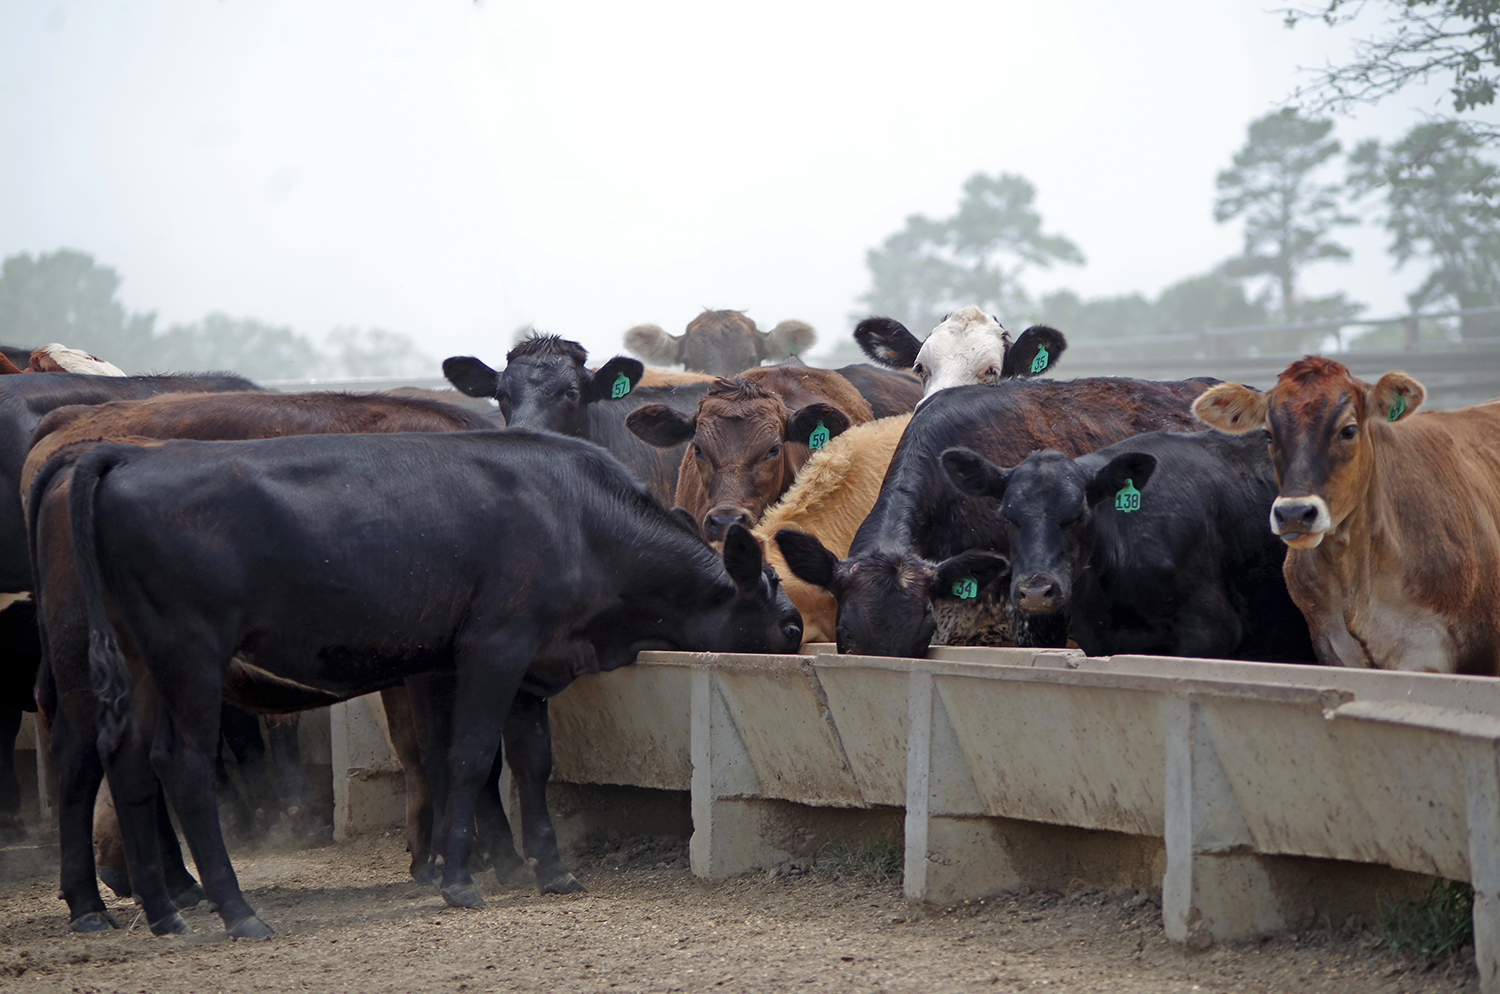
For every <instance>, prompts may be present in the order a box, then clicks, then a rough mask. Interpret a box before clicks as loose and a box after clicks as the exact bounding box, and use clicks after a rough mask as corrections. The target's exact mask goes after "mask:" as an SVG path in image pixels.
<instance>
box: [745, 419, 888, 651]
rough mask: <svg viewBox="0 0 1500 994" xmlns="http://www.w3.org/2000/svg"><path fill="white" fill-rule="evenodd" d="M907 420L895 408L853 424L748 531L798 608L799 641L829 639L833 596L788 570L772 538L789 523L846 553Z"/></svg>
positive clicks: (835, 606)
mask: <svg viewBox="0 0 1500 994" xmlns="http://www.w3.org/2000/svg"><path fill="white" fill-rule="evenodd" d="M910 420H911V415H910V414H900V415H897V416H896V417H892V418H881V419H880V420H879V421H871V422H870V423H869V424H865V425H856V426H854V427H853V428H850V429H849V430H848V431H846V432H844V433H843V434H842V435H840V436H839V437H838V438H835V439H834V440H833V441H831V442H829V443H828V444H827V445H825V446H824V447H823V448H821V449H819V450H818V451H817V452H814V453H813V456H812V458H811V459H809V460H808V461H807V464H806V465H805V466H803V467H802V471H801V472H800V473H798V474H797V482H795V483H793V484H792V489H790V490H788V491H787V492H786V496H784V497H782V498H781V500H780V501H778V502H777V503H776V504H775V505H774V506H772V507H771V508H769V509H767V511H766V514H765V517H763V518H761V519H760V524H758V525H756V526H755V529H754V531H752V532H751V534H752V535H754V536H755V538H756V539H757V540H758V541H759V542H760V547H761V551H762V552H763V554H764V555H765V557H766V561H767V562H769V563H770V564H771V565H772V566H774V567H775V568H776V574H777V575H778V576H780V577H781V587H782V589H783V590H785V591H786V594H787V596H788V597H790V598H791V599H792V603H793V604H795V605H796V606H797V610H798V611H801V612H802V639H803V641H805V642H832V641H834V625H835V621H836V616H837V614H838V607H839V605H838V601H836V600H834V599H833V595H832V594H830V593H829V592H828V591H826V590H824V589H823V588H822V587H819V586H816V585H814V584H811V583H808V582H807V581H806V580H803V579H801V578H799V577H798V576H797V575H796V574H795V573H793V572H792V571H791V570H790V569H789V568H788V567H787V564H786V560H785V559H783V558H782V556H781V547H780V546H778V545H777V544H776V543H775V542H774V541H772V539H773V538H774V536H775V535H776V532H777V531H778V530H780V529H782V528H795V529H796V530H797V531H800V532H806V533H807V534H809V535H813V536H815V537H817V539H818V540H819V541H820V542H822V543H823V545H824V547H825V548H827V549H829V550H830V551H832V552H833V553H834V554H835V555H838V556H847V555H848V554H849V543H850V542H852V541H853V540H854V533H855V532H856V531H858V530H859V526H860V523H861V522H863V521H864V520H865V515H867V514H869V513H870V508H871V507H872V506H873V505H874V503H875V498H876V497H877V496H879V495H880V481H881V480H882V479H884V478H885V471H886V468H887V467H888V466H890V463H891V453H893V452H895V451H896V443H897V442H899V441H901V433H902V432H904V431H905V430H906V423H907V422H908V421H910Z"/></svg>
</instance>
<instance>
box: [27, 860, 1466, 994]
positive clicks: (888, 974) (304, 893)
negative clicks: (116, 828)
mask: <svg viewBox="0 0 1500 994" xmlns="http://www.w3.org/2000/svg"><path fill="white" fill-rule="evenodd" d="M55 860H56V851H55V848H52V847H49V846H47V845H37V846H18V847H11V848H9V849H0V922H3V923H4V925H3V928H0V990H3V991H6V992H7V994H44V992H45V994H54V992H68V994H73V992H81V994H91V992H111V994H113V992H137V991H141V992H151V994H185V992H211V991H260V990H265V991H295V990H312V991H317V992H319V994H345V992H358V994H376V992H385V991H393V992H427V991H434V992H435V991H443V992H449V991H473V992H480V991H543V990H546V991H643V992H646V991H649V992H657V991H765V992H777V994H782V992H786V991H789V990H791V991H808V992H821V991H891V992H895V991H912V992H922V994H941V992H949V991H995V992H1004V991H1108V992H1120V994H1172V992H1193V991H1203V992H1245V994H1270V992H1280V991H1287V992H1292V991H1295V992H1297V994H1311V992H1324V991H1326V992H1348V994H1394V992H1423V994H1436V992H1453V991H1473V990H1476V989H1477V978H1476V975H1475V973H1474V967H1473V963H1472V959H1471V958H1469V959H1461V960H1459V961H1457V962H1451V963H1448V964H1445V965H1441V966H1432V965H1427V964H1415V963H1410V962H1407V961H1404V960H1401V959H1399V958H1396V957H1394V956H1392V955H1391V954H1389V953H1387V952H1385V951H1384V950H1382V949H1380V948H1377V945H1378V943H1377V940H1375V939H1374V937H1373V936H1372V935H1370V934H1368V933H1348V932H1314V933H1304V934H1301V935H1296V936H1290V937H1284V938H1277V939H1272V940H1267V941H1263V942H1259V943H1254V944H1250V945H1245V946H1236V947H1220V948H1217V949H1212V950H1209V951H1208V952H1205V953H1201V954H1196V955H1195V954H1185V953H1183V952H1180V951H1178V950H1177V949H1175V948H1174V947H1173V946H1171V945H1170V944H1168V943H1167V942H1166V941H1165V940H1164V939H1163V938H1162V928H1161V910H1160V908H1159V907H1158V905H1157V903H1156V899H1155V896H1154V895H1151V894H1147V893H1145V892H1136V891H1126V892H1121V893H1112V894H1111V893H1103V892H1100V891H1096V890H1080V891H1077V892H1075V893H1071V894H1049V893H1036V894H1030V895H1026V896H1020V897H1013V898H1001V899H995V900H990V901H984V902H975V903H970V904H965V905H961V906H959V907H956V908H951V909H934V908H920V907H911V906H909V905H908V904H907V903H906V901H905V900H904V899H903V898H902V896H901V888H900V885H899V883H897V882H895V881H891V880H880V879H878V878H877V877H875V876H873V875H871V874H870V873H869V872H868V871H861V870H844V871H833V870H831V869H830V868H829V865H828V864H829V862H830V861H829V860H826V859H825V860H823V861H822V862H821V863H815V864H814V865H812V866H810V867H799V866H792V867H789V868H784V869H783V871H781V872H778V873H773V874H764V873H761V874H754V875H750V876H745V877H741V878H738V879H735V880H730V881H727V882H723V883H718V884H709V883H705V882H703V881H700V880H698V879H697V878H696V877H694V876H693V875H692V874H691V873H690V872H689V870H688V868H687V853H686V850H685V847H684V846H683V844H682V842H681V840H675V839H666V838H662V839H632V840H626V841H624V842H621V843H617V844H614V845H612V846H609V847H606V848H602V849H597V850H594V851H591V852H588V853H585V854H583V855H582V856H580V857H579V858H577V859H576V860H575V861H574V866H575V869H576V872H577V875H578V877H579V879H580V880H582V881H583V882H584V884H585V885H586V886H587V887H588V888H589V891H588V893H586V894H578V895H571V896H567V897H557V896H547V897H543V896H541V895H538V894H537V893H536V892H535V890H534V889H533V888H532V887H531V885H530V884H524V883H510V884H504V885H501V884H497V883H495V881H494V877H493V875H490V874H487V875H486V876H487V878H488V882H487V884H486V897H487V900H488V906H487V907H485V908H484V909H482V910H479V911H461V910H457V909H452V908H448V907H446V906H444V904H443V902H442V900H441V899H440V898H439V897H438V896H437V894H436V892H434V891H433V890H431V889H430V888H426V887H423V886H420V885H418V884H416V883H414V882H412V881H411V879H410V878H409V877H407V875H406V857H405V853H404V852H403V851H402V845H401V842H400V840H399V839H398V838H396V837H394V836H388V837H383V838H364V839H360V840H357V841H353V842H349V843H344V844H342V845H336V846H329V847H326V848H322V849H310V850H304V851H300V852H268V851H265V850H257V851H243V850H242V851H240V852H238V853H236V866H237V869H238V871H239V874H240V881H241V884H242V886H243V887H244V889H245V891H246V894H247V896H248V897H249V899H250V902H251V903H252V904H253V905H254V906H255V907H256V908H257V909H258V910H259V912H260V914H261V916H262V917H263V918H264V919H265V920H266V921H267V922H270V923H271V924H272V925H273V926H274V927H275V928H276V929H277V930H278V932H279V934H278V935H277V936H275V937H272V938H269V939H263V940H254V941H239V940H231V939H228V938H226V937H225V935H224V932H223V930H222V928H221V926H220V923H219V919H218V916H216V915H214V914H212V913H210V912H209V911H208V910H206V908H199V909H195V910H192V911H189V912H186V913H185V917H186V918H187V920H188V922H189V923H190V924H191V925H192V926H193V928H194V929H195V934H194V935H192V936H183V937H172V938H160V939H158V938H154V937H152V936H151V934H150V933H149V932H148V931H146V930H145V928H144V926H143V924H142V923H140V922H136V921H133V919H134V918H135V909H134V907H133V906H132V905H131V904H130V902H128V901H115V902H114V903H113V911H114V914H115V916H116V918H118V919H119V920H120V922H121V923H122V924H124V923H132V924H131V927H130V928H129V929H128V930H125V931H121V932H114V933H110V934H103V935H97V934H96V935H75V934H72V933H70V932H68V931H67V925H66V920H65V915H64V906H63V904H62V903H61V902H60V901H58V900H57V899H56V897H55V894H56V873H55V865H56V864H55Z"/></svg>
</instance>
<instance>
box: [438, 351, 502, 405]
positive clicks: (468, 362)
mask: <svg viewBox="0 0 1500 994" xmlns="http://www.w3.org/2000/svg"><path fill="white" fill-rule="evenodd" d="M443 375H444V376H446V377H448V382H449V383H451V384H453V385H454V386H455V387H457V388H458V391H459V393H462V394H466V395H468V396H470V397H495V396H497V395H498V394H499V393H500V374H499V373H497V372H495V371H494V370H493V369H491V368H490V367H489V366H487V365H485V364H484V363H483V362H480V361H479V360H478V359H476V358H474V357H473V356H471V355H456V356H451V357H450V358H447V359H444V360H443Z"/></svg>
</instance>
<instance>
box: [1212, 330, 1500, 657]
mask: <svg viewBox="0 0 1500 994" xmlns="http://www.w3.org/2000/svg"><path fill="white" fill-rule="evenodd" d="M1425 397H1426V391H1425V390H1424V389H1423V387H1422V384H1420V383H1418V382H1417V381H1416V380H1415V379H1413V378H1412V377H1411V376H1409V375H1407V374H1406V373H1403V372H1399V371H1393V372H1388V373H1386V374H1385V375H1384V376H1382V377H1380V379H1379V380H1378V381H1376V382H1375V383H1368V382H1366V381H1364V380H1362V379H1359V378H1358V377H1356V376H1355V375H1354V374H1353V373H1351V372H1350V371H1349V369H1348V367H1346V366H1344V365H1343V364H1342V363H1339V362H1336V361H1334V360H1332V359H1327V358H1324V357H1322V356H1307V357H1306V358H1303V359H1299V360H1297V361H1296V362H1294V363H1292V364H1291V365H1290V366H1288V367H1287V368H1286V369H1285V370H1283V371H1282V373H1281V375H1280V376H1279V377H1277V380H1276V385H1275V386H1273V387H1272V388H1271V389H1270V390H1268V391H1266V392H1265V393H1263V394H1262V393H1258V392H1256V391H1254V390H1251V389H1249V388H1248V387H1243V386H1239V385H1237V384H1232V383H1223V384H1220V385H1218V386H1216V387H1214V388H1213V389H1211V390H1209V391H1207V392H1206V393H1204V395H1203V396H1202V397H1200V398H1199V399H1198V401H1197V402H1196V403H1195V404H1194V406H1193V412H1194V413H1195V414H1197V415H1198V417H1199V418H1201V419H1202V420H1203V421H1204V422H1205V423H1207V424H1209V425H1212V426H1213V427H1215V428H1218V429H1220V430H1221V431H1227V432H1236V433H1244V432H1254V433H1256V434H1257V435H1258V434H1259V433H1260V432H1262V431H1264V432H1265V434H1266V437H1267V438H1268V442H1269V453H1270V457H1271V463H1272V466H1273V467H1274V469H1275V471H1276V479H1277V483H1278V494H1277V497H1276V499H1275V501H1274V503H1272V505H1271V506H1270V507H1269V508H1268V510H1269V515H1270V530H1271V532H1272V533H1274V534H1275V535H1276V536H1277V537H1278V538H1279V540H1280V541H1282V542H1283V543H1285V545H1286V546H1287V548H1288V552H1287V558H1286V581H1287V587H1288V589H1289V590H1290V592H1291V595H1292V599H1293V600H1294V601H1296V603H1297V606H1298V607H1300V608H1301V609H1302V612H1303V614H1304V615H1306V617H1307V622H1308V626H1309V627H1310V628H1311V629H1312V635H1313V644H1314V646H1315V647H1316V649H1317V653H1318V659H1319V660H1320V661H1321V662H1324V663H1329V664H1336V665H1344V666H1373V667H1379V668H1382V669H1405V670H1419V671H1426V672H1433V673H1469V674H1483V675H1496V674H1497V673H1500V403H1497V402H1495V401H1489V402H1488V403H1484V404H1476V405H1474V406H1472V407H1464V408H1459V409H1458V410H1453V411H1440V412H1423V413H1418V408H1420V407H1421V404H1422V401H1423V400H1424V399H1425Z"/></svg>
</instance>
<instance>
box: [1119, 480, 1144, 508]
mask: <svg viewBox="0 0 1500 994" xmlns="http://www.w3.org/2000/svg"><path fill="white" fill-rule="evenodd" d="M1140 509H1141V492H1140V491H1139V490H1137V489H1136V488H1135V481H1134V480H1126V481H1125V485H1124V486H1123V487H1121V488H1120V490H1119V492H1118V493H1116V494H1115V510H1116V511H1119V512H1121V513H1122V514H1129V513H1130V512H1131V511H1139V510H1140Z"/></svg>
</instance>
